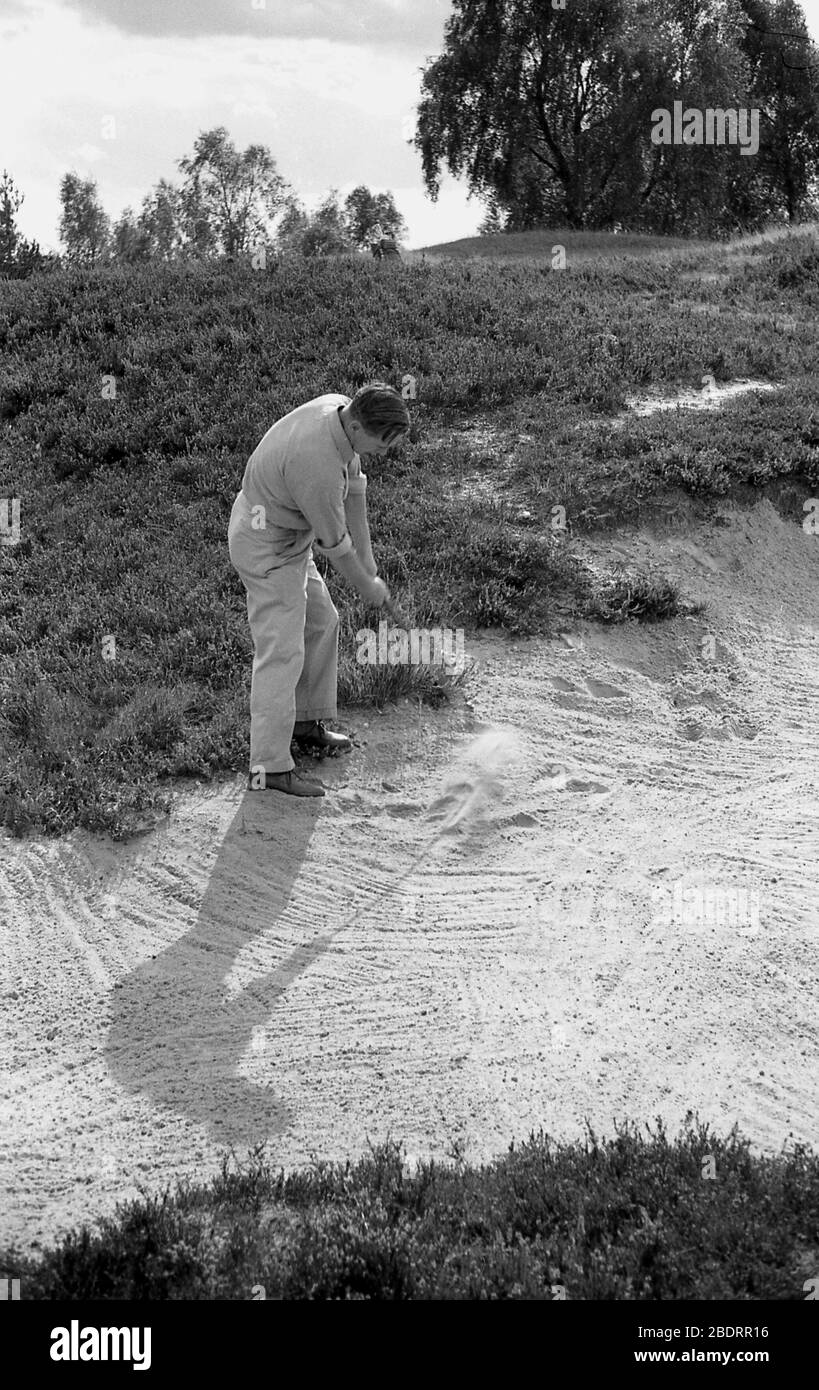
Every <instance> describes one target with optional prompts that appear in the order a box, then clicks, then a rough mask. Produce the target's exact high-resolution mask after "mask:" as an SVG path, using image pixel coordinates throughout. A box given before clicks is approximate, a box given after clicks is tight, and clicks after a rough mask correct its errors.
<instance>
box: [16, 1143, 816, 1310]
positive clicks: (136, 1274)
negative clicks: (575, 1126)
mask: <svg viewBox="0 0 819 1390" xmlns="http://www.w3.org/2000/svg"><path fill="white" fill-rule="evenodd" d="M454 1157H455V1160H456V1161H455V1162H454V1163H448V1164H441V1163H435V1162H432V1161H426V1162H419V1163H417V1164H416V1165H415V1170H414V1172H410V1170H409V1165H408V1164H407V1163H406V1162H405V1160H404V1155H403V1152H402V1150H401V1147H400V1145H397V1144H394V1143H391V1142H388V1143H385V1144H383V1145H381V1146H379V1147H378V1148H373V1149H372V1150H371V1155H370V1156H368V1157H366V1158H362V1159H360V1160H359V1161H358V1162H357V1163H355V1164H354V1165H351V1164H349V1163H348V1164H346V1165H342V1164H335V1165H331V1164H326V1163H315V1164H314V1165H313V1167H312V1168H309V1169H305V1170H302V1171H296V1172H292V1173H290V1174H285V1173H284V1172H283V1171H279V1172H278V1173H276V1172H274V1171H273V1170H272V1169H271V1168H270V1167H269V1166H267V1164H266V1163H265V1162H264V1161H263V1159H262V1158H261V1157H260V1155H258V1154H256V1155H253V1156H252V1157H251V1158H250V1159H249V1161H248V1163H247V1164H246V1165H244V1166H241V1165H237V1164H236V1163H235V1162H233V1163H232V1162H230V1161H228V1160H227V1159H226V1160H225V1161H224V1163H223V1167H222V1172H221V1175H220V1176H219V1177H217V1178H216V1179H215V1180H214V1181H213V1182H212V1183H210V1184H207V1185H201V1184H194V1183H190V1182H185V1183H183V1184H180V1185H178V1186H177V1189H176V1191H175V1192H173V1193H172V1192H171V1191H170V1189H168V1190H167V1191H166V1192H165V1193H163V1194H161V1195H159V1196H156V1195H154V1196H148V1195H147V1194H146V1195H143V1196H142V1197H140V1198H139V1199H138V1200H136V1201H132V1202H129V1203H124V1204H122V1205H121V1206H120V1207H119V1208H118V1210H117V1213H116V1215H115V1216H114V1217H112V1218H110V1219H105V1220H102V1221H101V1222H99V1223H98V1224H97V1225H96V1226H95V1227H94V1228H93V1229H91V1228H89V1227H83V1228H82V1229H80V1230H75V1231H72V1232H71V1233H70V1234H69V1235H67V1236H65V1238H64V1239H63V1240H61V1241H60V1243H59V1245H57V1246H56V1248H54V1249H52V1250H48V1251H46V1252H44V1253H43V1254H42V1256H41V1257H40V1258H39V1259H31V1258H23V1257H21V1256H20V1255H18V1254H16V1253H15V1252H14V1251H7V1252H5V1253H4V1254H0V1276H2V1277H10V1278H18V1279H19V1280H20V1285H21V1297H22V1298H24V1299H208V1298H210V1299H214V1298H216V1299H254V1298H255V1299H260V1298H267V1299H391V1300H392V1299H548V1300H552V1299H558V1298H566V1299H655V1300H656V1299H710V1300H715V1299H749V1300H756V1299H781V1300H793V1299H803V1298H804V1297H805V1293H804V1291H803V1289H804V1286H805V1285H806V1282H807V1281H808V1280H809V1279H810V1278H811V1277H812V1278H814V1279H815V1278H816V1276H817V1274H819V1160H817V1157H816V1155H814V1154H813V1153H812V1152H811V1151H810V1150H808V1149H805V1148H803V1147H800V1146H797V1147H795V1148H792V1149H791V1150H789V1151H785V1150H783V1152H782V1154H780V1155H778V1156H776V1157H757V1156H753V1155H752V1154H751V1152H750V1149H749V1145H748V1143H747V1141H745V1140H743V1139H742V1138H741V1137H740V1136H739V1135H738V1133H737V1131H736V1129H734V1130H732V1131H731V1133H730V1134H728V1135H727V1137H719V1136H717V1135H716V1134H714V1133H713V1132H711V1131H710V1130H709V1129H708V1126H707V1125H702V1124H699V1123H698V1122H695V1121H694V1120H693V1119H692V1117H690V1116H689V1117H688V1120H687V1122H686V1126H685V1128H684V1130H683V1132H682V1133H681V1134H680V1135H679V1137H678V1138H677V1139H675V1140H671V1139H669V1137H668V1136H667V1134H666V1133H665V1130H664V1129H663V1126H662V1124H661V1123H660V1122H658V1123H657V1125H656V1128H655V1129H654V1130H652V1129H651V1128H650V1127H649V1126H646V1127H645V1129H644V1130H643V1131H641V1130H640V1129H638V1128H637V1127H636V1126H627V1127H624V1128H623V1129H621V1130H619V1131H618V1132H617V1134H616V1136H615V1137H614V1138H613V1139H609V1140H599V1139H597V1138H596V1137H595V1135H594V1134H593V1133H592V1132H591V1131H589V1132H588V1135H587V1137H586V1139H585V1141H582V1142H581V1141H575V1142H573V1143H555V1142H554V1141H552V1140H550V1139H549V1137H548V1136H546V1135H544V1134H543V1132H542V1131H541V1132H540V1133H539V1134H537V1135H535V1134H532V1135H531V1136H530V1138H529V1140H528V1141H527V1142H526V1143H523V1144H520V1145H515V1144H512V1145H511V1146H510V1149H509V1152H508V1153H507V1154H506V1155H504V1156H502V1157H500V1158H498V1159H496V1160H495V1161H494V1162H492V1163H491V1164H489V1165H486V1166H483V1167H481V1168H475V1167H471V1166H469V1165H468V1164H466V1163H464V1162H463V1160H462V1158H460V1156H459V1155H458V1154H457V1152H456V1153H455V1154H454Z"/></svg>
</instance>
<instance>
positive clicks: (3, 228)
mask: <svg viewBox="0 0 819 1390" xmlns="http://www.w3.org/2000/svg"><path fill="white" fill-rule="evenodd" d="M24 202H25V196H24V195H23V194H22V193H21V192H20V191H19V189H18V188H17V185H16V184H15V182H14V179H13V178H12V177H11V174H10V173H9V172H8V170H7V169H4V170H3V173H2V176H0V275H2V276H4V277H12V278H15V279H24V278H25V276H27V275H31V274H32V272H33V271H35V270H38V269H40V268H41V267H42V265H43V264H44V262H45V259H46V258H45V257H43V255H42V253H41V251H40V246H39V243H38V242H36V241H27V240H26V238H25V237H24V236H23V235H22V234H21V232H20V229H19V227H18V226H17V214H18V212H19V211H20V208H21V207H22V205H23V203H24Z"/></svg>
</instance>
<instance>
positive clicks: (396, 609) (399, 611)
mask: <svg viewBox="0 0 819 1390" xmlns="http://www.w3.org/2000/svg"><path fill="white" fill-rule="evenodd" d="M384 607H385V608H386V610H387V612H388V613H389V615H390V617H391V618H392V620H393V623H394V624H395V626H396V627H403V628H406V629H407V630H409V627H410V620H409V618H408V617H407V615H406V613H405V612H404V610H403V608H401V607H400V606H399V604H397V603H396V602H395V599H394V598H393V597H392V596H391V595H390V597H389V598H386V599H385V600H384Z"/></svg>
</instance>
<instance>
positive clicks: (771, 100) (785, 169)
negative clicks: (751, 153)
mask: <svg viewBox="0 0 819 1390" xmlns="http://www.w3.org/2000/svg"><path fill="white" fill-rule="evenodd" d="M742 8H743V11H744V12H745V15H746V16H747V20H748V24H747V30H746V33H745V38H744V43H743V47H744V51H745V53H746V54H747V56H748V60H749V63H750V69H751V97H752V100H753V101H754V102H756V103H757V104H761V105H764V109H765V115H766V121H765V127H764V138H763V140H762V141H761V144H760V151H759V158H758V159H757V160H755V161H754V165H755V168H754V173H755V174H756V190H755V191H756V194H757V199H759V197H761V196H763V197H764V196H767V198H768V201H769V203H770V205H771V211H774V210H775V209H781V210H782V211H783V212H784V213H785V215H786V216H787V218H788V220H789V221H791V222H793V221H794V220H795V219H796V218H797V217H798V216H799V215H801V213H802V212H803V211H807V210H808V208H809V206H810V195H811V186H812V185H813V184H814V183H815V181H816V178H817V175H818V174H819V49H817V46H816V44H815V43H814V42H813V41H812V39H811V37H810V34H809V33H808V30H807V26H806V24H805V16H804V14H803V12H802V9H801V6H799V5H798V4H796V3H795V0H742Z"/></svg>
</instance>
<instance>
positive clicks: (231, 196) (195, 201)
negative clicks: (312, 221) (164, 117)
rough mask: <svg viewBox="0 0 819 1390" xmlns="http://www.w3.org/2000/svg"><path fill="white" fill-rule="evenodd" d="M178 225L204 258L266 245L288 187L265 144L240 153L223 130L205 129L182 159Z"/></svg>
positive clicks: (246, 250) (195, 249)
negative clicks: (192, 150)
mask: <svg viewBox="0 0 819 1390" xmlns="http://www.w3.org/2000/svg"><path fill="white" fill-rule="evenodd" d="M178 167H179V170H180V172H181V173H182V174H183V175H184V183H183V185H182V188H181V190H180V193H179V206H178V212H179V222H180V224H181V231H182V238H183V242H184V244H185V246H186V247H187V248H189V249H190V250H191V251H193V253H194V254H197V255H201V256H209V255H214V254H216V255H225V256H237V255H242V254H244V253H247V252H249V251H250V250H251V249H252V247H253V245H254V244H256V243H258V242H265V241H267V240H268V238H269V237H270V235H271V233H272V222H273V219H274V218H275V217H276V215H277V214H278V213H279V212H280V211H281V209H282V208H283V206H284V203H285V199H286V196H287V191H288V190H287V184H286V183H285V180H284V179H283V178H282V177H281V175H280V174H279V172H278V170H277V168H276V162H275V160H274V159H273V156H272V155H271V153H270V151H269V150H268V149H267V148H266V147H265V146H264V145H248V147H247V149H246V150H245V151H244V152H243V153H241V154H240V153H239V151H238V150H237V149H236V147H235V145H234V144H233V142H232V141H231V140H230V138H229V136H228V132H227V130H226V129H225V127H224V126H217V127H216V128H215V129H213V130H208V131H203V132H202V133H201V134H200V135H199V136H198V137H197V139H196V141H195V142H194V152H193V154H192V155H191V156H186V157H185V158H184V159H181V160H179V165H178Z"/></svg>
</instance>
